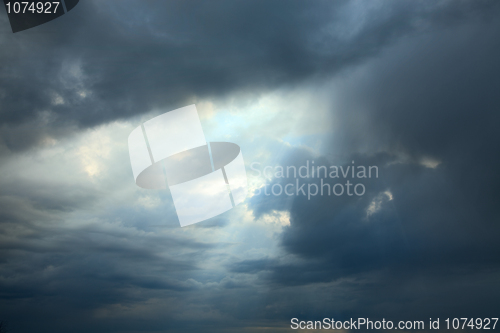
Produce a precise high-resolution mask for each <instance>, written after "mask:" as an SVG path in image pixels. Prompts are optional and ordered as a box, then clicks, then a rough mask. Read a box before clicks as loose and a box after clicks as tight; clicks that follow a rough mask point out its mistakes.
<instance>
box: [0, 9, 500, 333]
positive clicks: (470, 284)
mask: <svg viewBox="0 0 500 333" xmlns="http://www.w3.org/2000/svg"><path fill="white" fill-rule="evenodd" d="M284 4H286V6H285V5H284ZM353 4H355V3H354V2H350V3H346V2H338V1H337V2H286V3H285V2H272V1H271V2H269V1H266V2H234V1H231V2H210V3H204V2H200V3H198V4H197V5H194V4H193V2H183V1H182V2H170V1H169V2H163V1H162V2H160V1H157V2H153V1H148V2H146V1H144V2H140V3H139V2H128V1H106V2H104V1H94V2H91V1H85V2H81V3H80V4H79V5H78V6H77V7H76V8H75V9H74V10H73V11H72V12H71V13H69V14H67V15H64V16H63V17H61V18H59V19H58V20H55V21H53V22H50V23H48V24H45V25H43V26H40V27H37V28H35V29H32V30H29V31H26V32H22V33H18V34H16V35H13V34H12V33H11V32H10V30H9V29H10V28H9V27H8V25H7V22H6V20H5V15H0V20H3V21H1V22H0V24H1V26H2V27H4V28H5V29H4V28H2V29H3V31H7V33H5V32H3V33H2V34H1V37H0V45H2V47H1V50H0V61H1V64H2V65H1V66H2V67H1V69H0V121H1V126H2V127H1V137H2V140H3V141H4V143H5V144H6V145H7V146H8V147H9V148H10V149H13V150H15V149H21V148H26V147H30V146H31V145H32V144H33V143H34V142H37V141H42V140H43V139H44V138H45V136H49V135H50V136H57V135H66V134H68V133H69V132H71V131H73V130H74V128H76V127H78V126H80V127H88V126H93V125H96V124H99V123H102V122H106V121H110V120H113V119H117V118H126V117H129V116H131V115H135V114H139V113H141V112H146V111H149V110H150V109H151V108H153V107H163V106H164V107H171V108H174V107H176V106H181V105H182V104H183V103H185V102H186V101H187V100H189V99H190V98H194V97H200V96H201V97H207V96H222V95H225V94H229V93H230V92H234V91H235V90H245V91H248V92H250V93H252V92H257V93H258V92H260V91H263V90H265V89H268V88H275V87H280V86H282V85H290V84H299V83H300V82H301V81H302V80H304V79H307V78H312V77H314V76H318V77H320V78H321V79H322V78H325V77H331V76H332V75H334V74H337V73H341V74H342V75H339V76H338V78H339V80H340V81H341V83H342V84H339V85H338V86H337V87H336V89H338V90H337V91H335V92H334V93H335V103H334V104H335V108H334V110H333V111H332V112H334V113H335V118H336V121H337V122H339V123H340V124H341V126H339V127H338V128H339V131H338V132H337V133H334V134H335V141H334V142H333V143H332V146H335V147H336V148H335V149H336V151H335V152H334V153H335V154H337V153H338V154H337V155H333V157H332V156H328V157H321V158H318V157H314V156H312V155H311V153H310V152H308V150H305V149H294V148H283V150H287V149H288V150H287V154H286V159H285V160H283V161H282V162H283V164H287V165H288V164H293V165H303V164H304V162H305V160H313V159H314V160H315V161H316V162H317V164H322V163H324V164H326V165H329V164H336V165H338V164H342V165H345V164H346V163H347V164H348V163H350V161H351V160H355V161H356V164H358V165H361V164H362V165H377V166H379V174H380V176H379V178H377V179H371V180H369V181H365V182H364V183H365V185H366V189H367V191H366V194H365V195H364V196H363V197H359V198H358V197H345V196H344V197H332V196H330V197H319V196H318V197H314V198H312V199H311V200H307V199H306V198H305V197H292V198H288V197H286V196H282V197H272V196H271V197H263V196H257V197H254V198H252V199H251V200H250V202H249V207H250V208H251V209H252V210H253V213H254V216H255V217H256V218H259V217H263V216H265V215H266V214H269V213H273V211H275V210H278V211H287V212H289V213H290V222H291V224H290V226H288V227H285V228H284V231H283V233H282V234H280V235H279V238H278V240H279V242H280V245H281V247H282V249H283V250H284V252H285V255H284V256H283V257H280V258H276V257H272V256H271V255H269V256H268V255H267V254H266V255H263V256H262V257H261V258H256V256H255V255H253V256H252V258H253V259H247V258H245V257H244V256H242V257H238V256H236V255H233V253H232V252H230V251H226V249H227V248H229V247H231V246H235V245H234V244H227V243H224V242H223V241H221V242H219V240H218V239H215V240H214V239H210V238H209V239H207V242H206V243H205V242H203V241H199V240H195V239H193V238H189V237H188V236H185V234H187V232H186V233H185V234H183V233H182V231H184V230H182V231H181V232H177V233H176V231H178V230H173V231H172V230H171V229H173V228H171V227H173V226H174V224H175V226H176V227H177V224H176V223H177V221H176V219H175V214H174V211H173V207H172V204H171V201H170V198H167V195H163V196H161V195H158V196H159V197H160V202H161V206H160V207H161V208H159V209H156V210H151V209H145V208H138V207H136V206H133V205H129V202H130V200H133V201H134V202H136V201H137V198H136V197H134V198H133V199H130V200H129V198H127V199H123V201H120V200H119V199H116V198H112V197H107V196H106V195H108V194H110V195H111V193H110V192H112V191H115V192H121V191H124V189H123V187H120V186H117V185H116V184H108V183H106V182H105V181H104V182H105V185H106V186H102V187H98V186H96V187H97V188H101V189H102V188H106V189H107V188H111V190H110V192H106V193H102V192H99V191H98V190H96V187H93V186H90V185H80V184H74V183H73V182H71V181H70V180H66V181H65V182H61V183H59V184H56V185H54V186H47V185H48V184H46V183H40V184H39V183H38V182H36V181H34V180H33V179H36V177H33V179H28V180H25V181H21V182H16V181H17V179H12V180H11V179H10V174H8V173H5V174H4V176H3V179H2V182H1V185H2V196H1V197H0V212H1V214H0V221H1V223H0V228H1V229H0V230H1V232H0V237H1V243H0V244H1V247H2V248H1V252H0V263H1V264H2V266H1V267H0V269H1V270H0V295H1V297H2V298H3V301H2V303H1V304H0V310H1V311H0V314H2V315H4V316H5V317H6V318H8V320H9V321H10V322H12V323H13V325H11V326H12V330H13V332H15V331H19V332H48V331H50V332H70V331H71V332H88V331H93V332H120V331H132V330H135V331H138V332H139V331H177V332H186V331H189V330H191V331H197V332H199V331H204V332H210V331H213V332H221V331H223V330H224V329H226V330H227V331H241V329H242V327H244V326H246V327H248V326H255V327H259V326H260V327H270V326H272V325H276V323H279V325H280V327H286V326H285V325H286V324H288V322H289V320H290V318H291V317H299V316H300V317H304V316H306V317H307V316H309V318H311V319H313V317H315V316H320V317H322V316H327V317H330V316H332V315H334V316H338V317H349V316H351V315H352V316H358V315H361V316H370V315H371V314H374V315H376V316H385V317H389V316H390V317H391V319H394V318H397V319H400V318H401V317H402V316H403V315H404V318H401V319H408V320H414V319H420V317H421V316H433V317H435V316H437V315H442V314H447V315H449V316H450V317H460V316H481V317H484V316H490V315H493V316H494V315H496V316H497V314H496V313H492V311H493V310H495V309H497V308H498V299H500V298H499V297H500V295H499V291H498V278H499V259H498V258H500V256H499V254H500V249H499V246H498V235H499V231H500V230H499V224H498V212H497V207H496V206H497V203H498V202H499V199H500V198H499V195H498V191H497V188H498V185H499V178H498V177H499V176H498V173H497V170H499V167H500V161H499V159H498V154H497V151H498V148H499V147H498V145H499V142H500V138H499V137H498V134H497V133H498V131H497V130H496V129H497V127H498V125H499V118H498V112H496V111H497V110H499V109H500V100H499V98H500V95H499V94H498V91H500V90H499V78H500V75H499V74H500V73H499V62H498V59H500V44H499V43H500V38H499V31H500V29H499V22H498V17H500V15H499V8H498V7H499V4H500V3H499V2H497V1H454V2H451V1H444V2H439V3H436V4H435V3H431V2H381V3H380V4H381V5H380V7H376V6H375V8H372V9H370V10H368V9H365V8H364V7H359V8H357V7H356V6H355V5H353ZM349 6H351V7H349ZM363 6H366V5H363ZM359 13H365V14H366V15H365V16H363V15H360V14H359ZM0 14H4V13H0ZM290 112H293V110H291V111H290ZM73 125H74V126H75V127H72V126H73ZM337 145H338V146H337ZM367 152H368V153H367ZM273 153H274V151H273ZM425 158H429V159H432V160H436V161H439V162H440V164H439V165H438V166H437V167H436V168H429V167H426V166H425V165H423V162H422V161H424V160H425ZM117 160H120V161H122V160H123V158H118V159H117ZM36 162H37V161H36V160H35V161H34V162H32V163H36ZM2 165H3V164H2ZM58 171H59V170H51V172H52V173H57V172H58ZM127 171H128V170H127ZM120 172H122V171H120V170H119V171H117V172H116V173H120ZM12 173H13V174H15V172H12ZM120 176H121V177H122V178H121V179H120V180H119V181H116V183H119V182H121V180H122V179H125V178H126V179H129V175H125V174H123V175H121V174H120ZM38 177H39V178H40V179H45V177H46V176H45V175H44V174H43V173H40V174H39V175H38ZM21 178H22V177H21ZM100 181H103V180H102V179H98V182H100ZM279 181H282V180H277V179H274V180H273V181H271V183H275V182H279ZM88 183H89V181H88V180H87V178H85V184H88ZM66 187H68V188H66ZM386 191H390V193H391V194H392V197H393V199H392V200H389V196H388V195H387V194H384V192H386ZM143 194H144V193H143V192H141V193H140V195H143ZM138 195H139V194H138ZM102 202H104V205H107V206H110V207H108V208H109V209H108V210H106V211H105V212H102V211H99V209H98V207H97V206H98V204H99V203H102ZM116 202H119V203H120V204H117V207H112V205H113V204H115V203H116ZM373 202H375V204H376V205H378V206H379V207H380V209H379V210H376V211H374V212H373V213H372V214H371V215H370V216H369V218H368V217H367V209H368V207H370V205H371V204H372V203H373ZM124 206H125V207H124ZM80 220H84V223H81V224H80V223H79V222H80ZM156 224H162V227H163V228H157V225H156ZM225 225H226V221H225V220H222V221H211V222H209V223H207V224H204V225H200V226H197V228H193V230H190V232H191V231H192V232H193V234H195V232H200V231H201V232H202V233H203V235H210V232H212V229H216V228H212V229H209V228H204V227H206V226H217V227H219V226H220V227H221V228H222V227H224V226H225ZM155 228H157V229H155ZM177 229H178V227H177ZM165 230H167V231H168V232H165ZM242 232H243V231H242ZM207 237H208V236H207ZM252 242H253V240H252ZM252 250H253V249H252ZM259 250H260V249H259ZM255 252H257V253H259V252H258V251H255ZM210 260H213V262H215V263H216V264H217V265H220V266H221V267H225V268H227V271H226V270H223V269H220V267H214V266H211V262H210ZM215 266H216V265H215ZM155 302H157V303H155ZM200 309H201V310H203V311H201V310H200ZM207 313H208V314H209V315H208V316H207ZM202 315H204V316H202ZM309 318H307V319H309ZM425 319H427V318H425ZM281 323H283V324H281Z"/></svg>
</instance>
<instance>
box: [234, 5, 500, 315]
mask: <svg viewBox="0 0 500 333" xmlns="http://www.w3.org/2000/svg"><path fill="white" fill-rule="evenodd" d="M496 13H498V11H496ZM499 58H500V22H499V20H498V16H497V18H492V17H489V18H488V17H486V16H483V17H481V18H479V17H478V18H477V19H475V20H471V21H470V22H467V24H463V25H461V26H459V27H457V28H455V29H443V30H436V31H433V33H432V34H427V33H424V34H421V35H420V36H418V37H417V38H413V39H409V40H404V41H402V42H401V43H399V44H398V45H397V46H396V47H392V48H389V49H388V50H387V52H383V53H382V54H381V55H380V56H379V57H377V58H376V59H374V60H372V61H369V62H367V63H366V64H365V65H363V66H362V67H361V68H360V69H359V70H358V72H356V71H352V72H351V76H350V78H348V79H346V81H345V82H343V85H341V87H340V89H339V90H338V91H336V96H337V98H338V100H337V101H336V107H337V108H336V115H337V118H336V119H337V121H339V122H340V123H341V124H343V125H344V126H343V127H342V128H341V129H340V131H339V132H338V133H336V137H335V142H342V145H341V146H338V147H337V148H338V149H339V151H337V153H339V156H341V157H342V158H341V161H344V163H345V161H350V160H351V159H352V160H356V164H362V165H378V166H379V167H380V177H379V179H375V180H373V179H372V180H371V181H369V182H368V185H367V193H366V194H365V196H364V197H362V198H354V197H350V198H349V197H344V198H336V197H333V198H332V197H316V198H313V199H312V200H310V201H309V200H307V197H305V196H298V197H294V198H293V200H292V201H290V198H286V197H277V198H276V197H275V198H273V197H268V198H267V197H263V196H262V195H261V196H256V197H254V198H252V202H251V207H252V209H253V210H254V214H255V215H256V216H260V215H262V214H266V213H269V212H272V211H273V210H289V212H290V226H289V227H286V228H285V230H284V233H283V234H282V246H283V247H284V249H286V251H287V252H288V253H291V254H294V255H296V256H298V257H299V258H301V261H297V262H289V261H288V262H287V263H279V264H276V265H274V266H271V269H270V268H269V264H268V262H266V261H265V260H255V261H251V262H249V261H245V262H242V263H236V264H235V265H234V266H233V268H232V269H233V270H235V271H240V272H247V273H250V274H255V273H260V274H263V273H264V274H266V276H267V278H268V279H270V280H271V281H273V282H275V283H277V284H279V285H308V284H311V283H316V282H323V283H327V282H331V281H336V280H340V279H341V278H346V277H347V278H348V277H351V278H354V279H357V280H358V282H356V283H354V285H355V287H354V288H353V287H352V286H351V287H348V289H349V288H352V293H353V295H356V296H355V297H356V298H358V297H359V300H360V301H361V300H362V302H363V303H362V304H361V303H360V304H359V305H358V306H357V307H356V308H355V309H353V310H352V311H350V312H349V313H348V315H353V314H356V315H359V314H362V315H364V316H366V315H368V314H370V313H373V314H374V315H380V316H386V317H387V316H388V313H392V315H393V316H395V317H398V318H401V317H404V316H405V315H407V314H408V313H411V314H412V316H414V317H417V316H423V317H424V318H425V317H427V316H437V315H441V314H442V315H452V313H476V314H477V315H481V316H485V315H487V314H489V315H493V311H492V309H496V308H498V306H499V303H498V296H499V289H498V283H497V282H496V281H497V280H498V277H499V273H500V261H499V258H500V246H499V243H498V236H499V235H500V221H499V214H498V202H500V195H499V193H498V186H499V185H500V178H499V175H498V170H500V158H499V155H498V154H497V152H498V151H499V148H500V146H499V145H500V134H499V133H500V132H499V131H498V125H499V124H500V118H499V113H498V110H500V94H499V91H500V65H499V62H498V59H499ZM335 142H334V145H335ZM357 151H359V152H362V153H360V154H356V153H355V152H357ZM367 152H368V153H367ZM377 152H379V153H377ZM289 153H290V155H291V156H293V158H294V160H290V159H289V160H285V161H284V162H283V164H284V165H287V164H291V165H297V166H299V165H304V164H305V161H306V160H307V159H309V160H312V159H314V157H313V156H311V155H310V154H308V153H307V152H306V151H292V152H289ZM426 158H428V159H432V160H434V161H437V162H440V163H439V165H438V166H437V167H435V168H431V167H429V165H427V166H426V165H425V159H426ZM388 162H390V163H388ZM337 163H338V160H337V161H335V159H333V160H330V164H337ZM318 164H319V163H318ZM434 166H435V165H434ZM280 181H282V180H280V179H274V180H273V181H271V182H270V184H273V183H277V182H280ZM310 181H312V180H310ZM384 191H390V193H391V194H392V197H393V200H389V197H388V196H387V195H384V194H383V192H384ZM372 200H374V201H375V202H377V200H378V201H379V203H380V210H378V211H377V212H375V213H373V214H372V215H371V216H370V218H369V219H367V218H366V211H367V208H368V207H369V204H370V201H372ZM410 290H412V291H410ZM418 290H421V292H423V293H424V295H422V296H419V291H418ZM353 297H354V296H353ZM410 300H413V301H412V303H411V304H409V303H408V302H410ZM417 300H418V301H417ZM387 304H391V306H390V308H391V309H390V312H383V311H379V310H378V308H379V307H383V306H385V305H387ZM396 304H399V305H400V307H399V309H398V307H397V306H396ZM430 304H432V305H430ZM388 311H389V310H388ZM363 313H364V314H363ZM344 314H345V313H344ZM345 315H347V314H345ZM318 316H321V315H320V314H318Z"/></svg>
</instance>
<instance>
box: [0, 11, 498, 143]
mask: <svg viewBox="0 0 500 333" xmlns="http://www.w3.org/2000/svg"><path fill="white" fill-rule="evenodd" d="M367 7H368V8H365V7H364V6H361V5H357V4H356V3H349V2H340V1H336V2H331V1H318V2H313V3H307V2H301V1H289V2H287V3H286V4H285V3H283V2H280V1H252V2H246V1H231V2H221V1H216V2H210V3H207V2H196V3H194V2H189V3H187V2H183V1H168V2H166V1H148V2H137V1H106V2H102V1H94V2H92V1H86V2H82V3H81V4H80V5H79V6H78V7H77V8H75V10H73V11H72V12H70V13H68V14H67V15H64V16H63V17H61V18H58V19H57V20H54V21H52V22H49V23H47V24H44V25H42V26H39V27H36V28H34V29H31V30H27V31H24V32H21V33H17V34H12V33H11V32H10V30H9V29H10V28H9V26H8V22H7V19H6V16H5V15H4V16H3V17H2V26H3V31H4V32H3V33H2V38H1V45H2V52H1V54H0V61H1V63H2V69H1V71H0V124H1V125H2V126H3V127H2V139H3V141H4V143H5V144H6V145H7V146H8V147H9V148H10V149H20V148H24V147H27V146H30V145H31V144H33V143H34V142H37V141H40V140H43V138H44V137H46V136H48V135H51V136H60V135H65V134H66V133H68V131H71V128H70V129H67V126H69V125H70V124H73V125H77V126H84V127H86V126H92V125H95V124H99V123H102V122H106V121H109V120H113V119H116V118H125V117H129V116H131V115H134V114H140V113H143V112H146V111H149V110H151V109H152V108H155V107H167V108H175V107H178V106H181V105H183V104H185V103H187V102H188V101H192V99H193V98H199V97H207V96H220V95H225V94H228V93H230V92H231V91H235V90H239V89H246V91H254V92H259V91H263V90H264V89H266V88H274V87H278V86H281V85H290V84H295V83H297V82H300V81H301V80H303V79H305V78H308V77H311V76H314V75H320V76H324V75H329V74H331V73H334V72H336V71H338V70H339V69H342V68H344V67H345V66H346V65H349V64H353V63H357V62H359V61H361V60H362V59H364V58H366V57H367V56H370V55H373V54H376V53H377V52H378V51H379V50H380V49H382V48H383V47H384V46H386V45H388V44H390V43H391V42H393V41H394V40H395V39H397V38H398V37H400V36H402V35H404V34H405V33H408V32H410V31H414V30H417V31H418V30H422V29H424V30H425V29H429V28H430V27H432V26H434V25H436V24H438V25H448V24H456V23H457V22H462V21H464V20H466V19H468V18H470V17H471V16H472V17H476V16H478V15H479V14H483V13H488V11H490V10H491V7H494V3H493V2H468V1H463V2H453V3H452V2H444V3H441V4H440V5H436V6H434V5H430V4H429V3H428V2H394V3H391V4H390V6H389V5H388V3H383V2H380V3H378V2H375V3H373V4H371V5H370V6H367ZM478 13H479V14H478ZM26 123H29V125H28V126H26V125H24V126H23V124H26Z"/></svg>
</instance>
